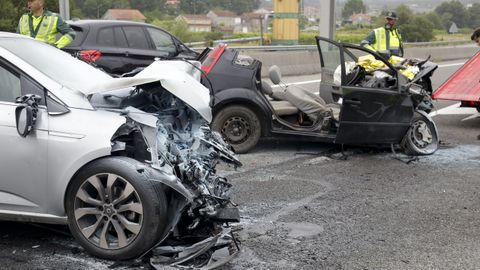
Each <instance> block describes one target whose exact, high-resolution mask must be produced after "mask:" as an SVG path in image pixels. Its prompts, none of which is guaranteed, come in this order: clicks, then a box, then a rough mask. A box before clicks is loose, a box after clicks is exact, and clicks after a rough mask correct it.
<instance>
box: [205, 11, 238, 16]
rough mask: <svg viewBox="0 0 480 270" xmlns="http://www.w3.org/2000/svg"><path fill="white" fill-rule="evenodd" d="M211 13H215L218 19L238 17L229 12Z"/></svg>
mask: <svg viewBox="0 0 480 270" xmlns="http://www.w3.org/2000/svg"><path fill="white" fill-rule="evenodd" d="M211 12H213V13H215V15H217V16H218V17H237V15H236V14H235V13H233V12H231V11H228V10H212V11H211Z"/></svg>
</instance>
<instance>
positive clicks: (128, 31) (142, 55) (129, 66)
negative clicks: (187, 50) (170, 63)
mask: <svg viewBox="0 0 480 270" xmlns="http://www.w3.org/2000/svg"><path fill="white" fill-rule="evenodd" d="M122 29H123V32H124V34H125V38H126V40H127V43H128V47H127V48H125V51H124V54H125V57H124V58H123V59H124V64H125V69H126V70H129V71H131V70H133V69H135V68H137V67H146V66H148V65H150V64H151V63H152V62H153V61H154V60H155V58H156V57H161V56H162V54H159V53H157V51H155V50H154V48H153V45H152V44H151V41H150V38H149V37H148V34H147V32H146V30H145V29H144V28H143V27H141V26H124V27H122ZM165 56H168V54H165Z"/></svg>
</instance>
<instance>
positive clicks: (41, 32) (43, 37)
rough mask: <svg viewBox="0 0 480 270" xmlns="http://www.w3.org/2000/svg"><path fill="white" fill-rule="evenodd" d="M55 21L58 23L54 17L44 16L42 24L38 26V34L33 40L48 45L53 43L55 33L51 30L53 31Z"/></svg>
mask: <svg viewBox="0 0 480 270" xmlns="http://www.w3.org/2000/svg"><path fill="white" fill-rule="evenodd" d="M57 21H58V18H57V17H56V16H46V17H45V18H44V19H43V22H42V24H41V25H40V28H39V29H38V33H37V36H36V37H35V39H37V40H40V41H43V42H46V43H49V44H53V43H55V40H56V34H55V32H56V31H53V32H52V29H54V27H55V25H56V22H57Z"/></svg>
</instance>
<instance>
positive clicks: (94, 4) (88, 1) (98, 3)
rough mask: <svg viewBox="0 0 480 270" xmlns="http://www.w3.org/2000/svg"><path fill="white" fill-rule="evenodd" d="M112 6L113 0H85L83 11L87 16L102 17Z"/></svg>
mask: <svg viewBox="0 0 480 270" xmlns="http://www.w3.org/2000/svg"><path fill="white" fill-rule="evenodd" d="M110 8H112V0H85V2H84V3H83V8H82V12H83V14H84V15H85V16H86V17H87V18H92V19H93V18H101V17H102V16H103V14H105V12H106V11H107V10H108V9H110Z"/></svg>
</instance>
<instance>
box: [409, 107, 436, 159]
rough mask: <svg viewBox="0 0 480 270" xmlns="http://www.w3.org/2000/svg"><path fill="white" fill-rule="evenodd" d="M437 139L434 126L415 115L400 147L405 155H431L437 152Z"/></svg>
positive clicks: (423, 117) (426, 119) (417, 114)
mask: <svg viewBox="0 0 480 270" xmlns="http://www.w3.org/2000/svg"><path fill="white" fill-rule="evenodd" d="M438 145H439V139H438V134H437V129H436V128H435V124H434V123H433V122H432V121H430V119H428V118H427V117H425V116H424V115H421V114H419V113H415V114H414V116H413V119H412V123H411V125H410V128H409V129H408V131H407V134H405V136H404V137H403V140H402V142H401V146H402V148H403V150H404V152H405V154H407V155H412V156H420V155H431V154H433V153H435V151H437V149H438Z"/></svg>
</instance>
